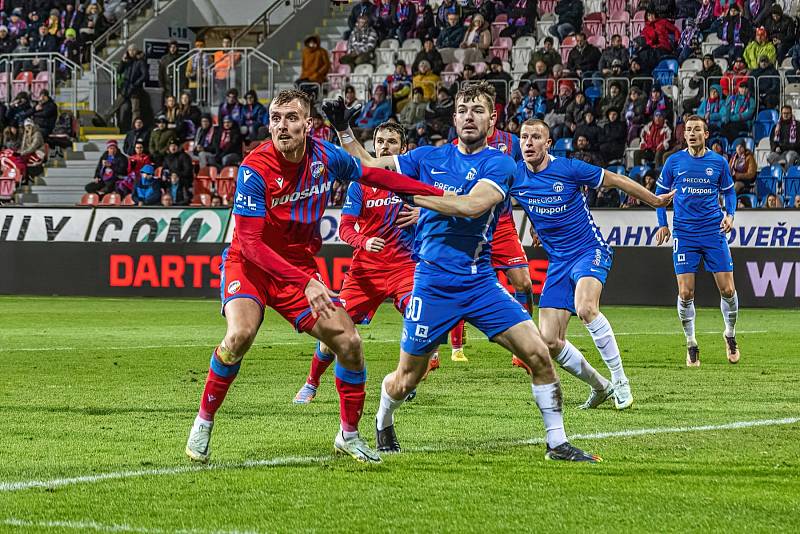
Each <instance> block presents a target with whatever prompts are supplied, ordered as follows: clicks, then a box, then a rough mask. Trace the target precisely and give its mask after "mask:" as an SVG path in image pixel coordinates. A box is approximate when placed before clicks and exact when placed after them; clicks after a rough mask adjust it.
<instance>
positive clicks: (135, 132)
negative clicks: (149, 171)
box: [122, 117, 150, 156]
mask: <svg viewBox="0 0 800 534" xmlns="http://www.w3.org/2000/svg"><path fill="white" fill-rule="evenodd" d="M137 141H142V142H143V143H144V147H145V150H147V147H148V146H149V142H150V130H148V129H147V128H145V127H144V120H142V118H141V117H138V118H137V119H136V120H135V121H133V129H132V130H131V131H129V132H128V133H127V134H126V135H125V141H124V143H123V144H122V152H123V153H124V154H125V155H126V156H130V155H131V154H133V153H134V150H135V148H136V142H137Z"/></svg>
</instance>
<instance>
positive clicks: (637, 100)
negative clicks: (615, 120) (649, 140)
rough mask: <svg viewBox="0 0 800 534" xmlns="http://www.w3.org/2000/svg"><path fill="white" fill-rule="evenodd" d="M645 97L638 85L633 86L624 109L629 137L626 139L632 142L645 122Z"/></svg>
mask: <svg viewBox="0 0 800 534" xmlns="http://www.w3.org/2000/svg"><path fill="white" fill-rule="evenodd" d="M645 104H646V102H645V98H644V96H643V95H642V90H641V89H639V88H638V87H636V86H633V87H631V90H630V92H629V93H628V102H627V103H626V104H625V108H624V109H623V110H622V117H623V118H624V119H625V124H626V125H627V127H628V137H627V139H626V141H627V142H628V143H630V142H631V141H632V140H633V139H635V138H637V137H639V131H641V129H642V126H644V123H645V119H646V117H645V114H644V106H645Z"/></svg>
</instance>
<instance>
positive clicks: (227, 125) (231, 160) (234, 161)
mask: <svg viewBox="0 0 800 534" xmlns="http://www.w3.org/2000/svg"><path fill="white" fill-rule="evenodd" d="M241 162H242V134H241V132H240V131H239V125H238V124H236V122H235V121H234V120H233V119H232V118H231V117H229V116H228V117H225V119H224V120H223V121H222V128H217V129H216V132H215V134H214V161H213V163H212V165H215V166H216V167H218V168H221V167H227V166H228V165H239V164H240V163H241Z"/></svg>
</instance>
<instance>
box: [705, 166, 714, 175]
mask: <svg viewBox="0 0 800 534" xmlns="http://www.w3.org/2000/svg"><path fill="white" fill-rule="evenodd" d="M712 174H714V169H712V168H711V167H706V175H708V176H711V175H712Z"/></svg>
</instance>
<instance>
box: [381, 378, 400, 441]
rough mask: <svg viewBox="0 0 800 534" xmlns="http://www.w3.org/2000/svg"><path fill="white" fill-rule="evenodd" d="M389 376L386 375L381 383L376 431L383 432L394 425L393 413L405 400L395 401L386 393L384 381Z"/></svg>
mask: <svg viewBox="0 0 800 534" xmlns="http://www.w3.org/2000/svg"><path fill="white" fill-rule="evenodd" d="M390 376H391V375H386V376H385V377H384V378H383V382H382V383H381V404H380V406H379V407H378V414H377V415H376V416H375V418H376V420H377V425H378V430H383V429H384V428H388V427H390V426H392V425H393V424H394V411H395V410H396V409H398V408H399V407H400V405H401V404H403V401H404V400H405V399H400V400H395V399H393V398H392V397H390V396H389V394H388V393H387V392H386V381H387V380H388V379H389V377H390Z"/></svg>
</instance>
